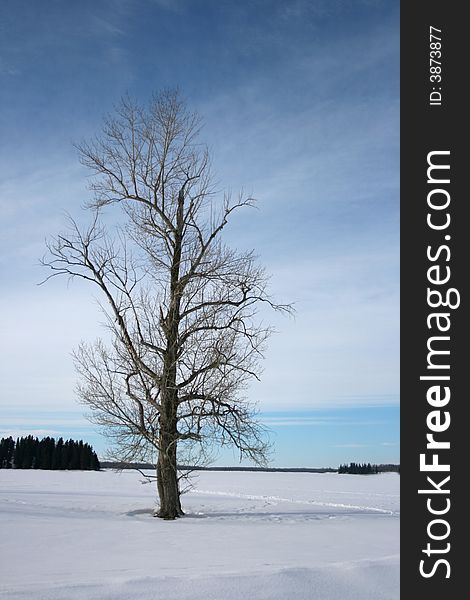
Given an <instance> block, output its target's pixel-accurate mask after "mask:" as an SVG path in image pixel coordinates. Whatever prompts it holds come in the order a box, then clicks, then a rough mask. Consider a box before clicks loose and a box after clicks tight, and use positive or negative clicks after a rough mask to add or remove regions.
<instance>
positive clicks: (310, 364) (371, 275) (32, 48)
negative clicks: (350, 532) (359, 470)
mask: <svg viewBox="0 0 470 600" xmlns="http://www.w3.org/2000/svg"><path fill="white" fill-rule="evenodd" d="M0 23H1V25H0V33H1V35H0V137H1V140H2V144H1V147H0V170H1V173H2V177H1V178H0V202H1V210H2V227H1V232H2V235H1V236H0V268H1V280H2V283H3V285H2V296H1V298H0V309H1V314H2V321H1V325H0V327H1V330H0V333H1V338H2V344H1V353H2V356H1V358H0V435H3V434H5V433H7V432H12V433H27V432H29V431H33V432H34V431H36V432H38V435H42V434H43V433H44V434H46V433H47V432H51V433H55V435H57V432H60V433H63V434H65V435H77V436H78V435H80V436H83V437H87V438H88V439H90V440H91V441H93V442H94V443H95V445H96V447H98V448H99V449H100V451H103V449H104V442H103V441H102V440H101V439H100V438H99V437H98V434H97V433H96V432H95V431H94V430H93V429H92V427H91V426H90V425H89V423H88V422H87V421H86V420H85V419H84V418H83V416H82V412H83V411H82V409H81V407H80V406H79V405H77V404H76V402H75V398H74V385H75V374H74V371H73V366H72V361H71V358H70V352H71V350H72V348H73V347H74V346H76V345H77V344H78V343H79V342H80V340H81V339H85V340H91V339H94V338H95V337H97V336H99V335H100V325H99V323H100V321H101V320H102V317H101V316H100V314H99V311H98V308H97V305H96V301H95V300H94V298H93V294H92V290H90V289H88V288H87V287H86V286H82V285H78V284H76V283H72V284H70V285H69V286H67V285H66V282H65V281H64V280H63V281H54V282H51V283H50V284H48V285H46V286H41V287H38V286H37V285H36V284H37V282H38V281H40V280H41V279H42V277H43V276H44V273H43V272H42V271H41V268H40V267H39V266H38V262H39V258H40V257H41V256H42V254H43V253H44V239H45V238H47V237H48V236H50V235H52V234H54V233H56V232H57V231H58V230H60V229H61V227H62V226H63V223H64V211H68V212H70V213H72V214H73V215H75V216H77V217H79V218H81V217H80V210H81V209H80V207H81V205H82V204H83V202H84V201H86V199H87V197H88V194H89V193H88V191H87V174H86V172H85V171H84V170H83V168H82V167H81V166H80V165H79V163H78V160H77V156H76V153H75V150H74V148H73V146H72V142H73V141H79V140H81V139H82V138H86V137H87V136H90V135H93V133H95V132H96V131H97V130H98V129H99V126H100V122H101V118H102V116H103V114H104V113H106V112H108V111H110V110H112V107H113V103H115V102H116V101H117V100H118V99H119V97H120V96H121V95H123V94H125V93H126V92H129V93H130V94H131V95H133V96H135V97H137V98H138V99H140V100H142V101H145V100H146V99H148V98H149V97H150V95H151V93H152V92H153V91H155V90H159V89H161V88H163V87H166V86H179V87H180V89H181V91H182V93H183V95H184V96H185V97H186V99H187V101H188V103H189V104H190V106H191V107H193V108H194V109H196V110H197V111H198V112H199V113H200V114H201V115H202V116H203V118H204V122H205V127H204V130H203V134H202V138H203V140H204V141H205V142H207V143H208V145H209V147H210V149H211V152H212V156H213V166H214V171H215V172H216V174H217V179H218V181H219V182H220V187H221V188H224V189H229V190H232V191H233V192H237V191H238V190H239V189H241V188H243V189H244V190H245V191H246V192H248V193H250V194H252V195H254V196H255V197H256V198H257V199H258V207H259V210H257V211H248V212H247V213H245V214H243V215H239V216H238V217H237V218H236V219H234V221H233V222H232V226H231V228H228V229H227V241H228V242H230V243H232V244H234V245H236V246H238V247H241V248H255V249H256V252H257V254H259V256H260V259H261V261H262V262H263V263H264V264H265V265H266V266H267V269H268V271H269V272H270V273H272V289H273V292H274V294H275V295H276V297H277V298H279V299H280V300H281V301H294V302H295V304H296V309H297V313H296V317H295V319H289V318H280V317H276V318H275V319H274V324H275V326H276V327H277V329H278V332H279V333H278V334H277V335H276V336H274V337H273V338H272V340H271V343H270V347H269V351H268V353H267V358H266V361H265V365H264V366H265V370H264V374H263V378H262V381H261V383H257V384H256V385H253V386H252V388H251V389H250V392H249V393H250V396H251V397H253V398H256V399H257V400H258V401H259V403H260V410H261V413H262V417H263V420H264V421H265V423H266V425H267V426H269V427H270V428H271V430H272V431H273V435H272V438H273V441H274V442H275V448H276V451H275V454H274V464H278V465H282V466H289V465H291V466H328V465H337V464H338V463H339V462H346V461H349V460H367V461H369V460H370V461H371V462H372V461H377V462H396V461H398V460H399V432H398V419H399V417H398V404H399V397H398V390H399V371H398V364H399V356H398V353H399V314H398V308H399V302H398V297H399V271H398V264H399V200H398V198H399V162H398V160H399V100H398V99H399V3H398V1H393V0H384V1H379V0H363V1H361V0H351V1H347V0H328V1H327V0H323V1H319V0H317V1H316V0H312V1H305V0H292V1H283V2H281V1H275V0H255V1H253V2H244V3H243V2H235V1H234V0H230V1H229V0H225V1H224V0H221V1H217V2H216V1H207V0H193V1H189V0H174V1H172V0H139V1H131V0H98V1H93V2H91V1H90V2H88V1H84V2H71V1H70V0H55V1H53V0H45V1H44V2H41V3H32V2H28V1H21V0H16V1H14V2H13V1H6V2H3V3H2V5H1V8H0ZM219 460H220V461H222V462H223V461H233V459H232V458H231V456H228V455H222V456H221V457H220V459H219Z"/></svg>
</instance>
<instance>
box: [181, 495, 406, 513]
mask: <svg viewBox="0 0 470 600" xmlns="http://www.w3.org/2000/svg"><path fill="white" fill-rule="evenodd" d="M191 493H192V494H207V495H210V496H225V497H229V498H242V499H245V500H264V501H273V502H289V503H291V504H309V505H311V506H323V507H328V508H345V509H349V510H357V511H361V512H376V513H380V514H384V515H395V514H397V513H395V512H394V511H392V510H387V509H385V508H377V507H375V506H360V505H358V504H344V503H342V502H320V501H319V500H296V499H294V498H282V497H280V496H258V495H253V494H240V493H234V492H219V491H211V490H192V491H191Z"/></svg>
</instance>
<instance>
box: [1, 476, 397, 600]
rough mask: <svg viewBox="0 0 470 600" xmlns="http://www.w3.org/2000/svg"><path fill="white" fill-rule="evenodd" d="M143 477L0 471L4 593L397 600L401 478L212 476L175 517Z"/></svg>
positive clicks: (76, 599)
mask: <svg viewBox="0 0 470 600" xmlns="http://www.w3.org/2000/svg"><path fill="white" fill-rule="evenodd" d="M141 481H142V476H141V475H140V474H139V473H138V472H136V471H124V472H122V473H121V474H118V473H114V472H112V471H104V472H72V471H70V472H60V471H30V470H28V471H16V470H6V469H2V470H0V507H1V512H0V528H1V532H2V535H1V536H0V556H1V559H0V597H2V598H8V600H10V599H11V600H20V599H22V600H23V599H26V598H30V597H33V598H35V600H85V599H87V600H91V599H100V600H102V599H103V600H111V599H112V600H136V599H140V598H142V599H144V598H145V599H146V600H149V599H151V600H159V599H161V600H176V599H178V600H185V599H191V600H235V599H237V600H239V599H241V600H244V599H250V600H252V599H253V600H268V599H269V600H275V599H276V600H277V599H281V598H282V599H283V600H285V599H289V600H290V599H292V600H369V599H370V600H396V599H398V597H399V482H400V477H399V476H398V475H397V474H396V473H385V474H381V475H370V476H360V475H338V474H336V473H321V474H320V473H252V472H201V473H200V474H199V475H198V477H197V479H196V481H195V489H194V490H193V491H192V492H190V493H188V494H186V495H184V497H183V506H184V509H185V511H186V513H187V516H186V517H184V518H183V519H179V520H177V521H174V522H166V521H162V520H161V519H156V518H153V517H152V513H153V509H154V499H155V492H154V486H153V484H146V485H141V483H140V482H141Z"/></svg>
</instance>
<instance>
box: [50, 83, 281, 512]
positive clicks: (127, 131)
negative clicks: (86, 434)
mask: <svg viewBox="0 0 470 600" xmlns="http://www.w3.org/2000/svg"><path fill="white" fill-rule="evenodd" d="M199 130H200V120H199V118H198V117H197V115H195V114H193V113H191V112H190V111H189V110H188V109H187V107H186V105H185V103H184V102H183V101H182V100H181V99H180V97H179V94H178V93H177V92H174V91H166V92H163V93H161V94H159V95H158V96H155V97H154V98H153V100H152V102H151V103H150V105H149V106H148V107H142V106H140V105H139V104H137V103H136V102H134V101H132V100H131V99H129V98H124V99H123V100H121V102H120V104H119V106H118V107H117V108H116V112H115V113H114V114H113V116H111V117H108V118H107V119H105V121H104V126H103V129H102V132H101V134H100V135H99V136H97V137H96V138H94V139H93V140H91V141H90V142H87V143H82V144H80V145H79V146H78V150H79V154H80V158H81V162H82V164H83V165H85V166H86V167H88V169H89V170H90V171H91V173H92V174H93V176H94V177H93V179H92V182H93V183H92V185H91V187H92V190H93V191H94V198H93V200H92V201H91V202H90V203H89V204H88V205H87V209H88V210H90V211H91V212H92V215H93V218H92V220H91V225H90V226H89V227H88V228H87V229H86V230H83V229H81V228H80V227H79V226H78V225H77V224H76V222H75V221H73V220H71V222H70V227H69V229H68V233H65V234H60V235H58V236H57V237H56V238H54V239H53V240H52V241H51V242H50V243H49V244H48V254H47V255H46V257H45V258H44V260H43V264H44V265H46V266H47V267H49V268H50V269H52V271H53V272H52V273H51V274H50V276H49V277H48V279H49V278H50V277H54V276H55V275H67V276H71V277H80V278H83V279H85V280H87V281H90V282H92V283H93V284H95V285H96V286H98V288H100V290H101V293H102V297H103V298H104V302H103V307H104V309H105V313H106V315H107V323H108V326H109V328H110V330H111V332H112V336H111V339H112V342H111V343H110V344H108V345H106V344H105V343H103V342H102V341H97V342H96V343H95V344H93V345H87V344H82V345H81V346H80V347H79V348H78V350H77V351H76V352H75V355H74V357H75V362H76V366H77V369H78V372H79V374H80V376H81V377H80V383H79V387H78V393H79V397H80V399H81V401H82V402H83V403H84V404H85V405H86V406H87V407H89V408H90V409H91V415H92V418H93V420H94V422H96V423H98V424H99V425H102V426H104V428H105V429H106V431H107V432H108V434H109V435H111V436H112V437H113V438H114V441H115V442H116V444H115V446H116V447H117V448H118V450H119V453H120V454H119V456H120V458H121V459H125V460H136V459H143V458H146V457H148V453H149V450H153V452H156V455H157V488H158V495H159V501H160V509H159V512H158V513H157V514H158V516H160V517H163V518H165V519H174V518H176V517H178V516H180V515H182V514H183V512H182V509H181V503H180V490H179V483H178V472H177V464H178V460H177V459H178V458H179V457H180V452H181V450H182V449H183V448H184V447H187V444H188V443H190V444H191V448H192V451H193V452H194V448H195V447H196V446H199V447H200V449H201V451H205V450H206V449H207V447H208V446H210V445H211V444H214V443H216V444H222V445H223V444H231V445H233V446H235V447H236V448H237V449H238V450H239V451H240V453H241V455H244V456H247V457H249V458H250V459H252V460H253V461H256V462H257V463H260V462H263V461H264V460H265V458H266V451H267V447H268V446H267V443H266V441H265V436H264V431H263V427H262V426H261V424H260V423H259V422H258V421H257V418H256V410H255V405H254V404H252V403H251V402H249V401H248V400H247V399H246V398H245V397H244V396H243V392H244V390H245V388H246V386H247V384H248V382H249V381H250V379H252V378H258V376H259V372H260V369H259V363H260V359H261V358H262V355H263V350H264V345H265V342H266V340H267V338H268V337H269V335H270V333H271V329H270V328H269V327H266V326H264V325H262V324H260V322H259V317H257V309H258V307H259V305H260V304H261V303H266V304H268V305H269V306H270V307H272V308H274V309H276V310H289V306H281V305H277V304H274V303H273V302H272V301H271V300H270V298H269V296H268V295H267V291H266V285H267V277H266V274H265V272H264V270H263V269H262V268H261V267H260V266H259V265H258V264H257V261H256V257H255V256H254V255H253V253H252V252H237V251H235V250H233V249H230V248H228V247H227V246H226V245H225V244H224V243H223V242H222V240H221V233H222V230H223V228H224V227H225V225H226V224H227V221H228V219H229V217H230V216H231V215H232V213H234V212H235V211H237V210H238V209H241V208H243V207H246V206H251V205H252V204H253V200H252V199H250V198H244V197H242V196H240V197H239V198H238V199H237V200H236V201H231V199H230V197H229V196H227V195H224V196H223V197H222V198H221V199H220V200H219V201H217V193H216V190H215V187H214V185H213V182H212V178H211V169H210V161H209V155H208V152H207V149H206V148H205V147H204V146H202V145H201V144H200V143H199V142H198V133H199ZM109 205H118V206H119V207H121V208H122V210H123V213H124V217H125V218H124V219H122V221H123V223H124V224H121V225H118V226H117V227H111V226H110V225H109V224H108V225H105V224H104V223H105V221H106V218H108V220H109V215H108V211H107V210H106V209H105V207H107V206H109ZM104 213H105V214H104ZM193 459H194V457H193Z"/></svg>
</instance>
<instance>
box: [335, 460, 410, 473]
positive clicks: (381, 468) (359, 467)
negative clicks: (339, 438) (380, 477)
mask: <svg viewBox="0 0 470 600" xmlns="http://www.w3.org/2000/svg"><path fill="white" fill-rule="evenodd" d="M388 471H393V472H396V473H400V465H371V464H370V463H367V464H366V463H362V464H361V463H355V462H352V463H349V465H346V464H344V465H340V466H339V468H338V473H349V474H350V475H372V474H375V473H385V472H388Z"/></svg>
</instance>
